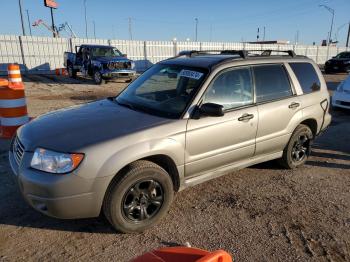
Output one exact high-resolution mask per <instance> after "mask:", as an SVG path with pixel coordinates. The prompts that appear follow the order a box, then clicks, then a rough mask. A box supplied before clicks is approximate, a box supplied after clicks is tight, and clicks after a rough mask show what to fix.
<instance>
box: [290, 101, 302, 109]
mask: <svg viewBox="0 0 350 262" xmlns="http://www.w3.org/2000/svg"><path fill="white" fill-rule="evenodd" d="M299 106H300V104H299V103H296V102H293V103H291V104H290V105H289V106H288V107H289V108H292V109H293V108H297V107H299Z"/></svg>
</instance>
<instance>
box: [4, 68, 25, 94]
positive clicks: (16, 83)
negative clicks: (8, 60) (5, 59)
mask: <svg viewBox="0 0 350 262" xmlns="http://www.w3.org/2000/svg"><path fill="white" fill-rule="evenodd" d="M7 73H8V81H9V85H8V86H9V88H12V89H24V85H23V82H22V77H21V70H20V68H19V65H18V64H9V65H8V67H7Z"/></svg>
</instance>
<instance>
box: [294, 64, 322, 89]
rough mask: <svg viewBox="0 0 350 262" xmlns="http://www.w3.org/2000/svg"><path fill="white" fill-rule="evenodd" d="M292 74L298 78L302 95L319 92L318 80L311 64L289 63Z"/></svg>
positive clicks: (319, 84)
mask: <svg viewBox="0 0 350 262" xmlns="http://www.w3.org/2000/svg"><path fill="white" fill-rule="evenodd" d="M289 65H290V67H291V68H292V69H293V71H294V74H295V75H296V77H297V78H298V81H299V83H300V86H301V88H302V89H303V93H304V94H309V93H312V92H315V91H319V90H320V88H321V83H320V79H319V78H318V76H317V73H316V71H315V69H314V67H313V65H312V64H309V63H290V64H289Z"/></svg>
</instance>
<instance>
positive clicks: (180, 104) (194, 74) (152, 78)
mask: <svg viewBox="0 0 350 262" xmlns="http://www.w3.org/2000/svg"><path fill="white" fill-rule="evenodd" d="M206 74H207V71H206V70H204V69H201V68H191V67H185V66H181V65H162V64H156V65H154V66H153V67H152V68H150V69H149V70H147V71H146V72H145V73H144V74H142V75H141V76H140V77H139V78H137V79H136V80H135V81H134V82H132V83H131V84H130V85H129V86H128V88H127V89H125V90H124V91H123V92H122V93H121V94H120V95H119V96H118V97H117V98H116V101H117V102H118V103H119V104H123V105H126V106H129V107H131V108H135V109H138V110H142V111H145V112H148V113H151V114H156V115H159V116H163V117H168V118H179V117H180V116H181V115H182V113H183V112H184V110H185V109H186V107H187V105H188V103H189V102H190V101H191V99H192V97H193V95H194V94H195V93H196V91H197V90H198V88H199V87H200V85H201V84H202V82H203V80H204V79H205V76H206Z"/></svg>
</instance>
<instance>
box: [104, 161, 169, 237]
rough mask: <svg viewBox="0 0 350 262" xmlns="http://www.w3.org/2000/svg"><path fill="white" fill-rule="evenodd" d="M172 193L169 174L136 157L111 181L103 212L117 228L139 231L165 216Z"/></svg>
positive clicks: (129, 231)
mask: <svg viewBox="0 0 350 262" xmlns="http://www.w3.org/2000/svg"><path fill="white" fill-rule="evenodd" d="M173 196H174V188H173V183H172V180H171V178H170V176H169V174H168V173H167V172H166V171H165V170H164V169H163V168H161V167H160V166H158V165H156V164H155V163H153V162H149V161H145V160H139V161H136V162H134V163H132V164H130V165H129V166H128V167H127V168H126V169H125V170H124V172H122V173H121V174H118V177H116V179H115V180H113V181H112V183H111V184H110V186H109V188H108V190H107V193H106V196H105V200H104V203H103V212H104V214H105V216H106V218H107V219H108V221H109V222H110V223H111V224H112V226H113V227H114V228H115V229H116V230H117V231H119V232H122V233H134V232H142V231H144V230H145V229H147V228H149V227H151V226H153V225H155V224H156V223H157V222H159V221H160V219H161V218H162V217H164V216H165V215H166V213H167V212H168V210H169V207H170V205H171V202H172V200H173Z"/></svg>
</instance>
